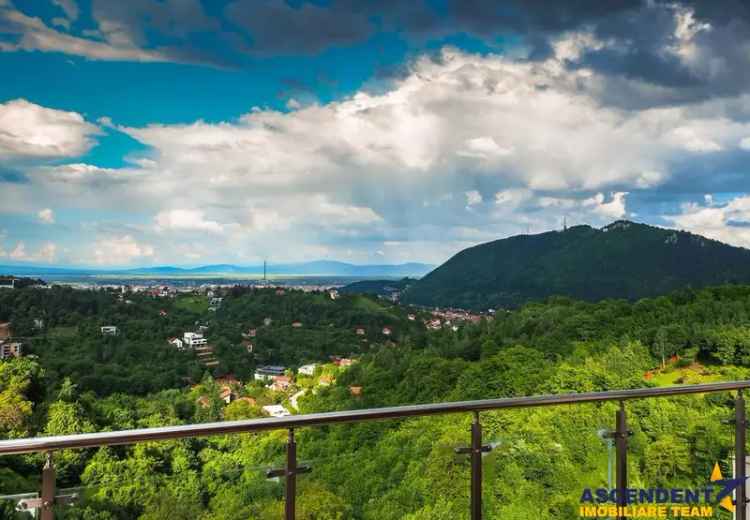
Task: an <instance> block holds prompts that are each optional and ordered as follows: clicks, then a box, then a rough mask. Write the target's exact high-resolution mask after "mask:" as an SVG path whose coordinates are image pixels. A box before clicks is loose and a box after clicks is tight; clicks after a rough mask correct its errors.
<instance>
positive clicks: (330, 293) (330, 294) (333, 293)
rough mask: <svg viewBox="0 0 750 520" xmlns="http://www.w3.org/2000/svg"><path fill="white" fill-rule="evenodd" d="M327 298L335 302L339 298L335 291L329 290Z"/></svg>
mask: <svg viewBox="0 0 750 520" xmlns="http://www.w3.org/2000/svg"><path fill="white" fill-rule="evenodd" d="M328 296H330V297H331V299H332V300H336V299H338V297H339V292H338V291H337V290H336V289H331V290H330V291H328Z"/></svg>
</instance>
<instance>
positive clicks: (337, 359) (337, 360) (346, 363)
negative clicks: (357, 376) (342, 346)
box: [331, 356, 354, 367]
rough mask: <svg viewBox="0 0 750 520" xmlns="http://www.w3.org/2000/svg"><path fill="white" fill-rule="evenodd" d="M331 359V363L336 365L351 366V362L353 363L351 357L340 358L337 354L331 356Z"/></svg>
mask: <svg viewBox="0 0 750 520" xmlns="http://www.w3.org/2000/svg"><path fill="white" fill-rule="evenodd" d="M331 359H332V361H333V364H334V365H336V366H337V367H350V366H352V363H354V361H353V360H352V359H349V358H342V357H338V356H333V358H331Z"/></svg>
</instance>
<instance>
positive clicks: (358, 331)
mask: <svg viewBox="0 0 750 520" xmlns="http://www.w3.org/2000/svg"><path fill="white" fill-rule="evenodd" d="M354 333H355V334H356V335H357V336H364V335H365V334H366V332H365V329H364V328H363V327H357V328H356V329H354Z"/></svg>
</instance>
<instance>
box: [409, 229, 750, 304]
mask: <svg viewBox="0 0 750 520" xmlns="http://www.w3.org/2000/svg"><path fill="white" fill-rule="evenodd" d="M723 283H750V250H748V249H743V248H740V247H733V246H730V245H727V244H723V243H721V242H718V241H716V240H711V239H708V238H704V237H702V236H699V235H694V234H691V233H687V232H684V231H674V230H669V229H662V228H657V227H653V226H648V225H646V224H638V223H635V222H630V221H625V220H621V221H617V222H614V223H612V224H610V225H608V226H606V227H604V228H601V229H595V228H592V227H590V226H575V227H571V228H569V229H567V230H565V231H550V232H547V233H541V234H538V235H518V236H513V237H510V238H506V239H502V240H496V241H494V242H489V243H486V244H481V245H478V246H474V247H471V248H468V249H465V250H463V251H461V252H460V253H458V254H456V255H455V256H453V257H452V258H451V259H450V260H448V261H447V262H445V263H444V264H443V265H441V266H440V267H438V268H437V269H435V270H434V271H432V272H431V273H429V274H428V275H426V276H424V277H423V278H421V279H420V280H418V281H416V282H414V283H413V284H411V286H410V287H409V288H408V289H407V290H405V291H404V293H403V294H402V295H401V299H402V301H405V302H407V303H414V304H421V305H428V306H455V307H462V308H473V309H487V308H494V307H513V306H517V305H519V304H522V303H524V302H527V301H530V300H536V299H542V298H545V297H548V296H552V295H562V296H570V297H573V298H579V299H585V300H600V299H604V298H624V299H629V300H634V299H638V298H643V297H647V296H656V295H660V294H665V293H667V292H670V291H673V290H675V289H679V288H683V287H695V288H697V287H701V286H706V285H717V284H723Z"/></svg>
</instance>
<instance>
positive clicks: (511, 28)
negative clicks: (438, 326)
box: [0, 0, 750, 266]
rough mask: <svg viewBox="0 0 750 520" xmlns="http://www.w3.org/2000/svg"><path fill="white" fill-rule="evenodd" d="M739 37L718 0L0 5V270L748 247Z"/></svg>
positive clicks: (749, 146) (738, 17)
mask: <svg viewBox="0 0 750 520" xmlns="http://www.w3.org/2000/svg"><path fill="white" fill-rule="evenodd" d="M727 14H731V15H732V16H727ZM749 47H750V19H749V18H748V13H747V11H746V8H744V7H743V4H742V3H741V2H737V3H735V2H727V3H726V4H724V5H723V8H722V9H721V10H719V9H715V8H712V7H711V6H708V5H707V4H705V3H700V2H690V1H684V2H678V3H675V2H659V1H656V2H645V1H644V2H640V1H625V2H618V3H616V4H608V5H607V6H603V4H602V3H601V2H594V1H584V2H575V3H573V2H560V3H556V4H553V5H550V4H546V5H545V4H544V3H536V2H521V1H520V0H519V1H515V0H513V1H506V2H500V3H498V2H490V1H483V0H473V1H471V2H466V1H464V2H458V1H453V0H441V1H425V2H409V3H403V2H385V3H375V2H372V3H370V2H351V1H350V0H331V1H327V2H306V1H295V2H291V1H290V2H287V1H285V0H269V1H266V0H261V1H249V0H233V1H229V2H201V1H200V0H167V1H157V0H135V1H133V2H128V3H127V4H125V3H122V2H116V1H114V0H91V1H78V0H34V1H29V2H20V1H9V0H0V71H2V75H3V78H4V80H3V81H2V82H0V263H36V264H56V265H90V266H130V265H153V264H176V265H196V264H207V263H214V262H232V263H240V264H242V263H256V262H258V261H259V260H260V259H262V258H271V259H273V260H275V261H295V260H313V259H320V258H330V259H339V260H344V261H350V262H355V263H383V262H404V261H427V262H440V261H443V260H445V259H446V258H448V257H449V256H451V255H452V254H454V253H455V252H457V251H458V250H460V249H462V248H464V247H467V246H470V245H473V244H476V243H479V242H483V241H487V240H492V239H495V238H499V237H504V236H509V235H513V234H517V233H522V232H526V230H527V229H530V230H531V231H532V232H541V231H547V230H550V229H556V228H559V227H560V225H561V222H562V219H563V218H564V217H565V218H567V220H568V222H572V223H586V224H590V225H594V226H601V225H605V224H607V223H609V222H610V221H612V220H615V219H620V218H629V219H633V220H639V221H644V222H647V223H652V224H655V225H660V226H666V227H678V228H683V229H688V230H691V231H694V232H697V233H702V234H705V235H708V236H711V237H713V238H717V239H720V240H723V241H725V242H730V243H733V244H736V245H742V246H750V227H748V225H746V224H747V223H748V222H750V197H749V196H748V195H747V191H748V186H750V184H748V173H747V167H746V164H747V162H748V161H747V160H748V158H749V157H748V155H749V154H750V124H748V121H750V98H748V96H747V95H746V92H747V91H748V89H747V87H748V83H749V82H750V73H748V72H746V71H748V70H750V67H748V65H750V63H748V61H750V55H748V53H747V52H743V50H742V49H747V48H749Z"/></svg>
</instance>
